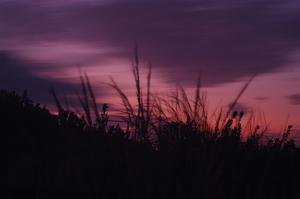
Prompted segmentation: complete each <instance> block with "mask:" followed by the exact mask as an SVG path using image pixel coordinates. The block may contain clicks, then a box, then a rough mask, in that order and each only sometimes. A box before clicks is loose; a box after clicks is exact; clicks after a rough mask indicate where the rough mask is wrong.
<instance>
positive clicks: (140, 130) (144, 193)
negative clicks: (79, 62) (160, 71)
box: [0, 50, 300, 198]
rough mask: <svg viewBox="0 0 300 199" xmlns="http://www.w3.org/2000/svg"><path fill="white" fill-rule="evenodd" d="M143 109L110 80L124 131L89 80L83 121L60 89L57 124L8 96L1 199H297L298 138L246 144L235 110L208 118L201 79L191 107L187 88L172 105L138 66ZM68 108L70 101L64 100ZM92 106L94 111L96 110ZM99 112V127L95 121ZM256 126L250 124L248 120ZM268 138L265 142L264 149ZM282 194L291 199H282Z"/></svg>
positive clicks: (255, 134) (1, 95) (253, 136)
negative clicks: (142, 76) (111, 122)
mask: <svg viewBox="0 0 300 199" xmlns="http://www.w3.org/2000/svg"><path fill="white" fill-rule="evenodd" d="M133 74H134V81H135V85H136V96H137V102H138V107H137V110H135V109H134V108H133V107H132V105H131V102H130V101H129V100H128V98H127V96H126V95H125V93H124V92H122V90H121V89H120V88H119V87H118V85H117V84H116V82H115V81H114V80H113V79H112V78H111V81H112V83H111V84H109V85H110V86H111V87H112V88H113V89H115V90H116V91H117V92H118V94H119V95H120V98H121V100H122V103H123V105H124V108H125V111H123V113H124V116H123V117H122V119H124V121H125V122H127V123H128V125H129V126H130V128H129V127H128V128H127V130H123V129H122V128H120V127H119V125H117V126H113V125H110V126H109V125H108V122H109V116H108V115H107V113H106V111H107V109H108V108H109V107H108V106H107V104H104V105H103V108H102V111H101V112H99V109H98V107H97V102H96V98H95V95H94V93H93V91H92V87H91V85H90V82H89V79H88V76H87V75H86V74H85V80H84V77H83V76H82V75H81V73H80V79H81V85H82V96H80V95H79V94H78V98H79V100H80V102H81V105H82V108H83V110H84V113H85V114H84V115H81V116H78V115H76V114H75V113H74V112H72V111H70V110H69V108H68V105H67V104H68V103H66V106H67V108H66V110H64V109H63V106H62V105H61V103H60V102H59V100H58V97H57V95H56V93H55V91H54V88H53V87H52V86H51V88H50V89H49V91H50V92H51V94H52V96H53V97H54V100H55V103H56V105H57V108H58V113H59V114H58V116H55V115H52V114H51V113H50V112H49V111H48V110H47V109H46V108H45V107H43V108H41V107H40V106H39V104H37V105H34V104H33V102H32V101H31V100H29V99H28V97H27V93H26V91H25V92H24V94H23V95H22V96H19V95H18V94H16V93H14V92H8V91H6V90H1V92H0V100H1V101H0V108H1V109H0V110H1V119H0V121H1V123H0V127H1V135H2V137H1V160H3V161H2V163H4V164H1V171H2V172H1V188H2V192H1V195H2V196H4V197H5V198H25V197H27V198H28V197H30V198H284V197H286V198H297V191H298V187H299V186H300V182H299V177H300V159H299V157H300V156H299V155H300V150H299V147H297V146H296V145H295V142H294V140H293V139H290V138H289V136H290V132H291V128H292V126H290V125H289V126H288V128H287V129H286V131H285V132H284V133H283V134H282V137H278V138H275V139H269V138H268V137H266V135H265V134H264V132H265V129H262V131H259V129H260V126H256V127H255V128H254V129H251V128H248V129H250V130H251V132H248V133H249V137H242V130H243V129H242V126H241V120H242V119H243V115H244V114H243V112H240V113H237V112H236V111H234V105H235V104H236V102H237V100H238V99H239V97H240V96H241V95H242V93H243V92H244V90H245V89H246V87H247V85H248V84H249V83H250V82H251V80H252V79H253V77H254V76H253V77H252V78H251V79H250V80H249V81H248V82H247V83H246V85H245V86H244V88H243V89H242V90H241V91H240V93H239V95H238V96H237V97H236V99H235V101H234V102H233V104H232V105H231V107H229V110H228V111H227V112H225V114H224V115H223V112H224V111H223V109H222V108H220V111H219V114H216V112H217V109H216V110H215V111H214V113H213V116H212V117H214V118H215V121H214V122H212V121H210V120H212V117H211V118H210V119H209V116H208V108H207V103H206V95H205V93H201V89H200V75H199V78H198V81H197V87H196V92H195V100H194V101H193V102H192V103H191V102H190V100H189V99H188V97H187V95H186V93H185V90H184V89H183V88H182V87H177V89H176V90H175V91H174V92H173V93H172V94H171V95H169V96H167V97H166V98H163V97H160V96H159V95H157V94H152V93H151V92H150V79H151V64H149V73H148V77H147V94H146V96H147V97H146V99H144V98H143V92H142V88H141V86H140V76H139V67H138V55H137V50H136V55H135V62H134V65H133ZM65 101H66V102H67V100H66V99H65ZM90 107H92V108H90ZM93 112H94V114H95V121H94V122H93V121H92V118H93V117H92V116H91V113H93ZM249 123H251V122H250V120H249ZM263 136H265V137H266V138H265V139H266V140H267V141H266V142H263ZM281 196H282V197H281Z"/></svg>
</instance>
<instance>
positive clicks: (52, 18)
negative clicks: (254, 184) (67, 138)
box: [0, 0, 300, 135]
mask: <svg viewBox="0 0 300 199" xmlns="http://www.w3.org/2000/svg"><path fill="white" fill-rule="evenodd" d="M135 43H136V44H137V47H138V57H139V67H140V73H141V84H142V86H143V87H144V90H143V91H144V92H146V83H147V73H148V66H149V62H151V66H152V76H151V91H152V92H157V93H160V94H162V95H166V96H167V93H168V92H169V91H170V89H172V88H174V87H176V85H181V86H182V87H183V88H184V89H185V91H186V92H187V94H188V96H189V98H191V99H193V98H194V94H195V88H196V85H197V78H198V76H199V73H201V88H202V91H203V92H206V93H207V102H208V105H209V107H210V109H209V110H210V111H211V113H212V111H213V110H214V109H215V108H217V107H218V105H219V107H220V106H223V107H224V108H228V106H229V104H230V103H232V102H233V101H234V100H235V98H236V97H237V95H238V94H239V92H240V91H241V89H242V88H243V86H244V85H245V84H246V83H247V81H248V80H249V79H250V78H251V77H252V76H253V75H254V74H255V73H258V74H257V75H256V76H255V78H254V79H253V81H252V82H251V83H250V84H249V86H248V88H247V89H246V91H245V92H244V93H243V95H242V96H241V98H240V99H239V101H238V103H237V104H236V110H237V111H244V112H245V116H248V117H249V116H250V115H251V112H254V113H255V114H256V115H258V116H257V118H259V115H260V116H261V115H265V118H266V124H270V126H269V129H270V131H271V132H277V133H279V132H282V131H283V130H284V127H286V126H287V124H290V125H293V129H294V130H293V131H292V135H296V133H297V132H299V130H300V3H299V1H298V0H286V1H277V0H257V1H256V0H244V1H238V0H227V1H222V0H217V1H213V0H209V1H208V0H197V1H196V0H164V1H162V0H136V1H134V0H132V1H131V0H98V1H97V0H76V1H75V0H65V1H63V2H62V1H58V0H51V1H50V0H43V1H41V0H22V1H19V0H0V44H1V45H0V89H7V90H9V91H16V92H17V93H19V94H22V93H23V91H24V90H25V89H27V90H28V95H29V98H30V99H32V100H33V101H34V102H35V103H40V104H42V105H44V104H46V105H47V106H46V107H47V108H48V109H49V110H51V111H52V112H56V111H57V110H56V107H55V104H54V99H53V97H52V96H51V94H50V92H49V91H48V88H49V87H50V85H53V87H54V89H55V91H56V92H57V94H58V96H59V99H60V100H61V102H63V101H64V100H63V96H64V94H65V95H66V96H67V99H68V100H69V101H70V102H71V103H73V104H74V105H75V107H80V105H79V101H78V99H77V95H76V92H78V93H81V85H80V78H79V70H78V66H80V68H81V71H82V72H86V73H87V75H88V77H89V79H90V82H91V85H92V88H93V90H94V92H95V95H96V98H97V102H98V103H99V104H103V103H107V104H108V106H109V111H110V113H111V114H114V113H116V111H117V110H120V107H121V106H120V104H121V99H120V98H119V97H118V95H117V92H116V91H115V90H113V89H112V88H111V87H109V86H108V85H107V84H106V83H110V78H109V77H112V78H113V79H114V80H115V82H116V83H117V84H118V85H119V87H120V88H121V89H122V90H123V91H124V92H125V93H126V94H127V95H128V97H129V99H130V100H131V101H132V102H133V103H136V99H135V92H136V91H135V83H134V77H133V74H132V59H133V57H134V53H135V51H134V46H135ZM78 109H79V108H78Z"/></svg>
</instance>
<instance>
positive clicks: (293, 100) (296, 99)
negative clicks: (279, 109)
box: [286, 94, 300, 105]
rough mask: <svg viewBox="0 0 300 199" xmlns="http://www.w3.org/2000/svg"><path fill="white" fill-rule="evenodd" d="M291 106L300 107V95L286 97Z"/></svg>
mask: <svg viewBox="0 0 300 199" xmlns="http://www.w3.org/2000/svg"><path fill="white" fill-rule="evenodd" d="M286 98H287V99H288V100H289V103H290V104H294V105H300V94H293V95H289V96H286Z"/></svg>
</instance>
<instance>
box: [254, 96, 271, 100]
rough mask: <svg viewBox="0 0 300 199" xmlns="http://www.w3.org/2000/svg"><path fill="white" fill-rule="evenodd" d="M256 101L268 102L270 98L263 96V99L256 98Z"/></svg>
mask: <svg viewBox="0 0 300 199" xmlns="http://www.w3.org/2000/svg"><path fill="white" fill-rule="evenodd" d="M254 99H256V100H259V101H266V100H268V99H269V97H266V96H261V97H255V98H254Z"/></svg>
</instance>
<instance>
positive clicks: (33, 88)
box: [0, 51, 81, 111]
mask: <svg viewBox="0 0 300 199" xmlns="http://www.w3.org/2000/svg"><path fill="white" fill-rule="evenodd" d="M36 67H39V65H37V64H32V63H27V62H26V61H24V60H21V59H17V58H12V57H11V54H10V53H9V52H4V51H0V89H6V90H8V91H16V92H17V93H18V94H19V95H22V94H23V92H24V90H25V89H26V90H27V91H28V97H29V98H30V99H32V100H33V101H34V102H35V103H41V104H42V105H44V104H47V107H48V106H49V107H51V111H56V109H54V107H55V105H54V98H53V96H52V95H51V94H50V92H49V90H48V89H49V88H50V85H53V87H54V89H55V92H56V94H57V96H58V98H59V100H60V102H61V103H62V104H63V106H64V105H65V100H64V94H66V96H67V99H68V101H70V102H71V103H72V104H74V106H76V107H77V108H78V109H80V108H79V107H80V103H79V100H78V98H77V97H72V96H74V94H75V95H76V91H78V93H79V94H80V93H81V85H80V84H70V83H66V82H62V81H58V80H55V79H47V78H41V77H38V76H36V75H35V74H33V73H32V72H33V71H35V68H36ZM40 67H41V66H40Z"/></svg>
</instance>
